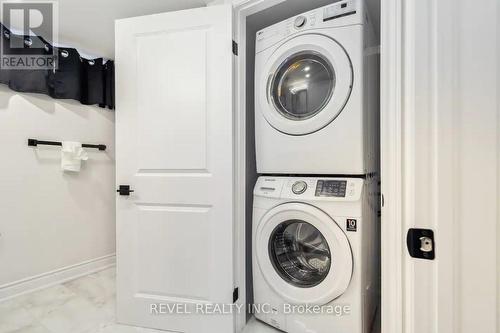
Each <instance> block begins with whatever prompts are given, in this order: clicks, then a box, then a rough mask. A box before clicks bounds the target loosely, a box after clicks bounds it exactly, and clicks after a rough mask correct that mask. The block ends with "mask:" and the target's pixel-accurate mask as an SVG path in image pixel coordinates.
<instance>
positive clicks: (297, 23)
mask: <svg viewBox="0 0 500 333" xmlns="http://www.w3.org/2000/svg"><path fill="white" fill-rule="evenodd" d="M306 22H307V19H306V17H305V16H298V17H297V18H296V19H295V28H302V27H303V26H304V25H305V24H306Z"/></svg>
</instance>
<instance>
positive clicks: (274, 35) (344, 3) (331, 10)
mask: <svg viewBox="0 0 500 333" xmlns="http://www.w3.org/2000/svg"><path fill="white" fill-rule="evenodd" d="M364 18H365V15H364V8H363V1H360V0H340V1H337V2H335V3H334V4H331V5H328V6H324V7H321V8H317V9H314V10H311V11H308V12H306V13H303V14H300V15H297V16H294V17H291V18H289V19H287V20H285V21H282V22H279V23H276V24H273V25H271V26H269V27H267V28H265V29H262V30H260V31H258V32H257V35H256V48H255V51H256V52H257V53H259V52H261V51H263V50H265V49H267V48H268V47H270V46H272V45H274V44H276V43H278V42H279V41H281V40H284V39H286V38H288V37H290V36H293V35H297V34H300V33H303V32H306V31H307V32H311V30H313V29H324V28H334V27H342V26H346V25H355V24H364V23H365V20H364Z"/></svg>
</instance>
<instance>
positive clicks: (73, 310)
mask: <svg viewBox="0 0 500 333" xmlns="http://www.w3.org/2000/svg"><path fill="white" fill-rule="evenodd" d="M115 305H116V304H115V269H114V268H110V269H107V270H104V271H101V272H98V273H95V274H91V275H87V276H84V277H82V278H80V279H77V280H74V281H70V282H67V283H63V284H59V285H56V286H53V287H50V288H47V289H43V290H40V291H37V292H34V293H30V294H27V295H23V296H19V297H16V298H14V299H12V300H8V301H4V302H0V333H98V332H99V333H101V332H102V333H118V332H119V333H134V332H143V333H146V332H148V333H153V332H161V331H156V330H150V329H145V328H136V327H130V326H123V325H118V324H116V323H115Z"/></svg>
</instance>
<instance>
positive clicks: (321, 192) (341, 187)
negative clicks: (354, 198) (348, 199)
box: [316, 180, 347, 197]
mask: <svg viewBox="0 0 500 333" xmlns="http://www.w3.org/2000/svg"><path fill="white" fill-rule="evenodd" d="M346 187H347V181H346V180H318V184H317V185H316V196H317V197H345V191H346Z"/></svg>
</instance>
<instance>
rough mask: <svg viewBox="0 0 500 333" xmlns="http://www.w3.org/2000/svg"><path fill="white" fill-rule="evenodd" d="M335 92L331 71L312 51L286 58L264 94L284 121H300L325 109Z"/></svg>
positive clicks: (322, 58) (328, 63) (318, 55)
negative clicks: (267, 94) (283, 117)
mask: <svg viewBox="0 0 500 333" xmlns="http://www.w3.org/2000/svg"><path fill="white" fill-rule="evenodd" d="M334 89H335V71H334V70H333V67H332V65H331V64H330V62H329V61H328V60H326V59H325V58H324V57H322V56H321V55H320V54H319V53H316V52H312V51H310V52H300V53H297V54H295V55H293V56H291V57H289V58H288V59H287V60H286V61H285V62H284V63H283V64H282V65H281V66H280V67H279V68H278V70H277V71H276V74H275V75H274V77H273V79H272V82H271V84H270V91H269V92H268V93H269V95H270V97H271V100H272V102H273V104H274V107H275V108H276V109H277V110H278V111H279V112H280V113H281V114H282V115H283V116H285V117H286V118H289V119H292V120H303V119H308V118H311V117H313V116H314V115H316V114H318V113H319V112H321V110H323V109H324V108H325V106H326V105H327V104H328V102H329V101H330V99H331V97H332V94H333V91H334Z"/></svg>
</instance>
